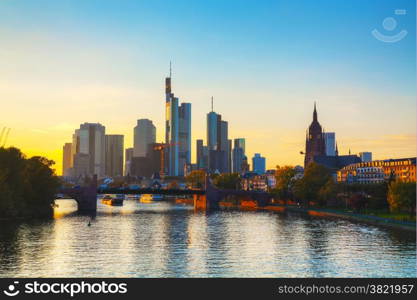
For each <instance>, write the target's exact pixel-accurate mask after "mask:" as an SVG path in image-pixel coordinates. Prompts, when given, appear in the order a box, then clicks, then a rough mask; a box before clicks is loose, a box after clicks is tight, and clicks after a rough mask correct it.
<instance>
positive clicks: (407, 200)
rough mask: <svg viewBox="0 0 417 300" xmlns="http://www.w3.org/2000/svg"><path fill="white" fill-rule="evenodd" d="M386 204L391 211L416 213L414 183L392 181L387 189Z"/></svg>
mask: <svg viewBox="0 0 417 300" xmlns="http://www.w3.org/2000/svg"><path fill="white" fill-rule="evenodd" d="M388 204H389V207H390V210H391V211H407V212H409V213H410V215H414V214H415V212H416V183H415V182H403V181H393V182H391V184H390V185H389V188H388Z"/></svg>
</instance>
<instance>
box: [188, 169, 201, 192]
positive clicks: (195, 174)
mask: <svg viewBox="0 0 417 300" xmlns="http://www.w3.org/2000/svg"><path fill="white" fill-rule="evenodd" d="M205 180H206V172H204V171H203V170H195V171H191V173H190V174H188V175H187V176H186V177H185V181H186V182H187V183H189V184H190V185H191V187H193V188H199V189H201V188H203V187H204V184H205Z"/></svg>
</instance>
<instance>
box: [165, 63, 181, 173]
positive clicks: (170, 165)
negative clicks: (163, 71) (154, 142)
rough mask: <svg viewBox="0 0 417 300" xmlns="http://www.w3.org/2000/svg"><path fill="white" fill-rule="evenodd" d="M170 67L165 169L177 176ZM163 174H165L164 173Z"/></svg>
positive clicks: (176, 127)
mask: <svg viewBox="0 0 417 300" xmlns="http://www.w3.org/2000/svg"><path fill="white" fill-rule="evenodd" d="M171 76H172V74H171V65H170V70H169V77H167V78H165V143H166V144H167V147H166V155H165V157H166V159H165V169H166V173H167V174H168V175H170V176H178V175H179V120H178V117H179V116H178V98H177V97H174V93H172V89H171ZM164 173H165V172H164Z"/></svg>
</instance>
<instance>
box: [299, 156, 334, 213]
mask: <svg viewBox="0 0 417 300" xmlns="http://www.w3.org/2000/svg"><path fill="white" fill-rule="evenodd" d="M331 178H332V177H331V172H330V170H329V169H328V168H326V167H325V166H323V165H320V164H317V163H314V162H313V163H310V164H309V165H308V166H307V167H306V169H305V170H304V176H303V178H301V179H300V180H297V182H296V183H295V184H294V189H293V190H294V195H295V196H296V197H297V198H298V199H299V200H301V201H302V202H303V203H304V204H305V205H307V206H308V204H309V202H310V201H314V202H316V201H318V200H319V191H320V189H321V188H322V187H323V186H324V185H325V184H326V183H327V182H328V181H329V179H331Z"/></svg>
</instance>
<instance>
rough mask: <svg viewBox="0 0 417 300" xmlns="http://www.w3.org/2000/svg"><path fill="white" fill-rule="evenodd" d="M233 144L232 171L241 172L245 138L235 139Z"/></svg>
mask: <svg viewBox="0 0 417 300" xmlns="http://www.w3.org/2000/svg"><path fill="white" fill-rule="evenodd" d="M233 146H234V147H233V164H232V165H233V173H242V172H243V170H242V166H243V159H244V157H245V139H243V138H238V139H235V140H234V145H233Z"/></svg>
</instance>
